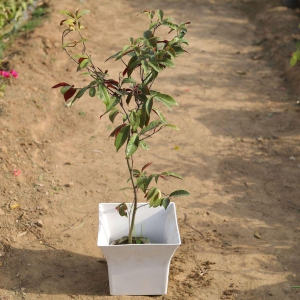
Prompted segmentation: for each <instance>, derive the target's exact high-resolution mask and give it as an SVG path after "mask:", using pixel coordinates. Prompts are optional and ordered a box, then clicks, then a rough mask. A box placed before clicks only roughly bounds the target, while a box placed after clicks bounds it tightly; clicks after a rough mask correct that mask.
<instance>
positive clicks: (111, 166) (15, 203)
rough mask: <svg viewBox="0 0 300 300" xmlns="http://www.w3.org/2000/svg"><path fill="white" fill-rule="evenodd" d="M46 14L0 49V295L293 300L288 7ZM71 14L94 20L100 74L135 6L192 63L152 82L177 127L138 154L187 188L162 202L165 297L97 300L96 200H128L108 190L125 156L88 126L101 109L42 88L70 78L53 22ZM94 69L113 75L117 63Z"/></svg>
mask: <svg viewBox="0 0 300 300" xmlns="http://www.w3.org/2000/svg"><path fill="white" fill-rule="evenodd" d="M49 5H50V8H51V12H52V13H51V17H50V18H49V19H48V20H47V21H45V22H44V25H43V26H42V27H39V28H37V29H36V30H35V31H34V33H32V34H25V35H23V36H22V37H21V38H19V39H18V40H17V41H16V42H15V44H14V46H13V47H12V48H11V49H10V50H9V51H8V52H7V58H8V60H9V62H10V67H11V68H14V69H16V70H17V71H18V72H19V74H20V77H19V79H18V80H16V81H15V82H14V83H13V84H12V85H11V86H9V87H8V89H7V92H6V95H5V97H4V98H2V99H1V100H0V170H1V172H0V299H1V300H11V299H30V300H31V299H33V300H34V299H55V300H58V299H59V300H67V299H82V300H83V299H88V300H90V299H178V300H179V299H198V300H199V299H203V300H205V299H209V300H215V299H228V300H229V299H239V300H242V299H253V300H259V299H274V300H275V299H276V300H283V299H288V300H296V299H300V290H297V289H293V288H292V286H295V285H300V257H299V253H300V235H299V233H300V202H299V200H300V199H299V195H300V193H299V178H300V143H299V142H300V141H299V137H300V119H299V113H300V107H299V106H298V105H297V101H299V100H300V99H299V92H300V88H299V87H300V85H299V82H300V75H299V74H300V72H299V68H300V67H299V66H296V67H294V68H291V67H290V66H289V57H290V53H291V52H292V51H294V49H295V43H296V39H297V38H299V29H298V24H299V23H300V20H299V11H297V10H289V9H287V8H285V7H283V6H280V2H279V1H273V0H272V1H271V0H263V1H262V0H261V1H258V0H242V1H240V0H222V1H221V0H190V1H179V0H172V1H171V0H165V1H161V0H153V1H151V2H149V1H144V0H142V1H131V0H128V1H124V0H122V1H121V0H120V1H108V0H102V1H96V0H86V1H74V0H64V1H58V0H52V1H49ZM78 7H79V8H84V9H89V10H91V13H90V14H89V16H88V17H87V18H86V20H85V24H86V25H87V26H88V31H87V35H88V37H89V38H90V39H91V41H90V42H89V43H88V45H89V46H90V53H91V54H92V55H93V57H94V61H97V62H98V63H99V65H100V66H103V65H104V61H105V59H106V58H107V57H109V56H110V55H112V54H114V53H115V52H117V51H118V50H120V48H121V47H122V46H123V45H124V44H126V42H127V38H128V37H130V36H133V37H134V36H138V35H139V34H140V32H141V28H145V22H147V17H146V16H139V17H136V15H137V13H138V12H140V11H142V10H144V9H157V8H161V9H163V10H164V11H165V14H166V15H170V16H173V17H174V18H175V20H176V21H178V22H181V21H191V22H192V24H191V25H190V30H189V33H188V36H187V38H188V39H189V41H190V47H189V49H188V51H189V55H185V56H183V57H181V58H180V59H179V60H178V62H177V66H176V69H175V70H171V71H167V72H165V74H164V75H163V78H162V80H161V81H160V82H159V83H157V84H156V85H157V89H160V90H162V91H164V92H165V93H167V94H171V95H173V96H174V97H175V98H176V100H177V101H178V102H179V105H180V106H179V108H177V109H174V110H173V111H172V112H169V111H165V114H166V116H167V117H168V119H169V120H170V121H171V122H172V123H175V124H177V125H178V127H179V128H180V129H181V130H180V131H179V132H175V131H167V130H166V131H165V132H162V134H161V135H160V136H157V137H156V138H153V139H152V140H151V141H150V147H151V149H150V152H148V153H145V152H142V153H140V154H139V155H138V157H136V161H137V162H138V163H140V164H145V163H147V162H150V161H153V162H154V163H153V165H152V166H151V168H152V170H154V171H157V172H159V171H174V172H178V173H180V174H182V175H183V176H184V177H185V181H183V182H178V181H176V180H175V179H174V180H169V181H167V182H166V185H165V188H166V190H167V191H168V190H171V189H173V188H177V187H180V188H183V189H186V190H189V191H190V193H191V197H188V198H184V200H181V198H178V200H176V204H177V210H178V219H179V225H180V232H181V237H182V245H181V246H180V247H179V249H178V250H177V251H176V254H175V256H174V258H173V260H172V264H171V270H170V281H169V290H168V294H167V295H164V296H156V297H146V296H145V297H131V296H126V297H112V296H109V288H108V276H107V265H106V262H105V259H104V258H103V255H102V254H101V251H100V250H99V249H98V248H97V246H96V239H97V230H98V203H99V202H122V201H126V200H127V199H128V198H129V194H125V195H124V194H123V193H121V192H118V189H119V188H121V187H123V186H124V185H126V178H127V175H126V169H125V167H124V166H125V161H124V156H123V153H121V152H120V153H118V154H117V155H116V154H115V150H114V147H113V144H112V141H111V140H109V139H108V135H109V133H110V132H111V131H112V129H113V126H112V125H111V124H110V123H109V121H107V120H104V118H103V119H101V121H100V120H99V116H100V114H101V113H102V112H103V108H104V107H103V105H102V103H101V101H100V100H99V99H96V98H93V99H91V98H88V96H86V97H83V98H82V99H80V101H78V102H77V104H76V105H75V106H74V107H73V108H71V109H68V108H66V107H64V103H63V99H62V97H61V95H60V94H59V92H58V91H57V90H51V86H53V85H54V84H56V83H57V82H60V81H66V82H74V83H75V84H76V83H79V82H80V80H81V79H80V78H78V77H77V76H76V74H75V73H74V71H75V69H76V66H75V65H74V64H72V62H71V61H70V60H69V59H68V58H67V57H66V56H65V55H64V53H63V51H62V49H61V47H60V33H61V30H62V28H60V27H59V22H60V21H61V19H62V16H61V15H58V14H57V11H59V10H62V9H69V10H74V11H75V9H76V8H78ZM105 65H106V66H107V67H103V68H107V69H108V70H109V71H110V75H111V76H112V77H116V76H118V71H119V70H120V69H121V68H122V66H121V65H120V64H118V63H114V62H108V63H106V64H105ZM18 170H20V171H21V173H20V175H18V176H16V175H14V171H18ZM182 199H183V198H182Z"/></svg>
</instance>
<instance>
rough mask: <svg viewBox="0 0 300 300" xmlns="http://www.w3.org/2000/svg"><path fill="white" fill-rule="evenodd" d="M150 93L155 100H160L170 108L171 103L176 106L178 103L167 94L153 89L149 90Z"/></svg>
mask: <svg viewBox="0 0 300 300" xmlns="http://www.w3.org/2000/svg"><path fill="white" fill-rule="evenodd" d="M151 95H153V96H154V99H155V100H157V101H159V102H162V103H163V104H164V105H165V106H167V107H168V108H169V109H170V110H171V107H172V105H176V106H178V103H177V102H176V101H175V100H174V99H173V98H172V97H171V96H169V95H166V94H161V93H159V92H156V91H153V90H152V91H151Z"/></svg>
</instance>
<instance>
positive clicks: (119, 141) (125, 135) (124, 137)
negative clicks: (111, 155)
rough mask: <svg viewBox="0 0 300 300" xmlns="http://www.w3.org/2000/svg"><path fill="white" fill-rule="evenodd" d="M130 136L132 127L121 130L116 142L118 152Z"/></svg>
mask: <svg viewBox="0 0 300 300" xmlns="http://www.w3.org/2000/svg"><path fill="white" fill-rule="evenodd" d="M129 134H130V125H126V126H124V127H123V128H121V129H120V131H119V132H118V134H117V137H116V140H115V146H116V149H117V151H118V150H119V149H120V148H121V147H122V146H123V145H124V143H125V142H126V141H127V139H128V137H129Z"/></svg>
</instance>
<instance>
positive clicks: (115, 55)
mask: <svg viewBox="0 0 300 300" xmlns="http://www.w3.org/2000/svg"><path fill="white" fill-rule="evenodd" d="M120 53H122V51H119V52H117V53H115V54H113V55H112V56H110V57H109V58H107V59H106V61H108V60H110V59H112V58H115V57H117V56H118V55H119V54H120Z"/></svg>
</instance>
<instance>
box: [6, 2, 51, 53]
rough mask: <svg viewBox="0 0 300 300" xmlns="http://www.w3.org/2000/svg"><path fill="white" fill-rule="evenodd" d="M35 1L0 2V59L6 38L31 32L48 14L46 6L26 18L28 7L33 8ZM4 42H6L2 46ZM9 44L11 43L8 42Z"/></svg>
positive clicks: (38, 8)
mask: <svg viewBox="0 0 300 300" xmlns="http://www.w3.org/2000/svg"><path fill="white" fill-rule="evenodd" d="M35 5H36V0H4V1H0V57H2V56H3V53H2V52H3V50H5V48H7V47H8V46H9V44H10V43H8V45H7V41H8V39H6V38H7V37H10V40H11V37H12V39H14V37H15V35H16V33H17V32H18V31H26V32H28V31H32V30H33V29H34V28H36V27H37V26H39V25H40V24H41V20H42V18H43V17H45V16H46V15H47V13H48V10H47V4H43V5H40V6H38V7H37V8H35V10H34V11H33V12H32V13H31V14H30V19H29V20H28V21H27V22H24V21H25V19H27V18H28V13H27V11H28V8H29V6H32V7H35ZM4 40H6V42H5V44H4ZM10 42H11V41H10Z"/></svg>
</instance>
